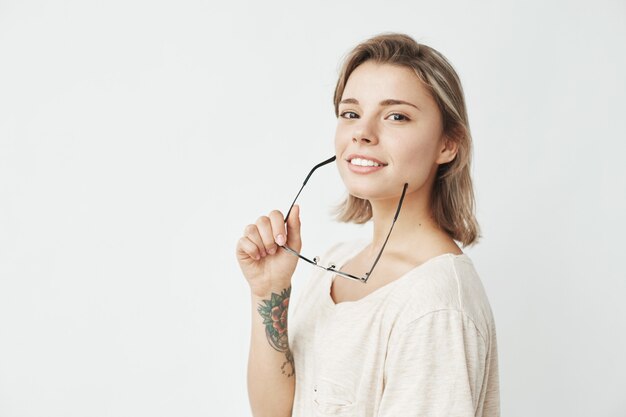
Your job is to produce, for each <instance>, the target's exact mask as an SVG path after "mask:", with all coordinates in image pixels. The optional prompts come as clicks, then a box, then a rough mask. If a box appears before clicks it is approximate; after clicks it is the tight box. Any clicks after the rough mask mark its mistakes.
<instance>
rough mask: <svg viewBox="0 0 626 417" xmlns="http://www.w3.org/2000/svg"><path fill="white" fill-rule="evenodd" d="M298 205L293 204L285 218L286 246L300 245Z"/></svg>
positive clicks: (297, 246)
mask: <svg viewBox="0 0 626 417" xmlns="http://www.w3.org/2000/svg"><path fill="white" fill-rule="evenodd" d="M300 242H301V239H300V206H299V205H297V204H295V205H294V206H293V209H292V210H291V213H289V217H288V218H287V246H289V247H291V248H294V249H295V248H299V247H300Z"/></svg>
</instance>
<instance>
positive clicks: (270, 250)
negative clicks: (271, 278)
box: [267, 248, 276, 255]
mask: <svg viewBox="0 0 626 417" xmlns="http://www.w3.org/2000/svg"><path fill="white" fill-rule="evenodd" d="M267 252H268V253H269V254H270V255H273V254H274V253H276V248H271V249H268V250H267Z"/></svg>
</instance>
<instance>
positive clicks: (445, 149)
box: [435, 136, 458, 164]
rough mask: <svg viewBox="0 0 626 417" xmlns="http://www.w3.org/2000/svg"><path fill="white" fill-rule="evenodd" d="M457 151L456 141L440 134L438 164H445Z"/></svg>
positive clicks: (452, 158)
mask: <svg viewBox="0 0 626 417" xmlns="http://www.w3.org/2000/svg"><path fill="white" fill-rule="evenodd" d="M457 151H458V142H457V141H456V140H454V139H452V138H450V137H448V136H442V138H441V147H440V148H439V155H438V156H437V161H435V162H437V163H438V164H445V163H446V162H450V161H452V160H454V158H455V157H456V153H457Z"/></svg>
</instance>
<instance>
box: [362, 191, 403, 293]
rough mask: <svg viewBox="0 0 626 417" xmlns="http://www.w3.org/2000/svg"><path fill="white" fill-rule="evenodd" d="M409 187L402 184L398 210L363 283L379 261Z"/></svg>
mask: <svg viewBox="0 0 626 417" xmlns="http://www.w3.org/2000/svg"><path fill="white" fill-rule="evenodd" d="M408 186H409V184H408V183H406V182H405V183H404V188H403V189H402V195H401V196H400V202H399V203H398V208H397V210H396V214H395V216H393V222H392V223H391V228H390V229H389V233H387V237H386V238H385V242H384V243H383V247H382V248H380V252H378V256H377V257H376V260H375V261H374V265H372V268H371V269H370V271H369V272H366V273H365V281H364V282H367V280H368V279H369V277H370V275H371V274H372V271H373V270H374V267H375V266H376V264H377V263H378V260H379V259H380V256H381V255H382V254H383V250H384V249H385V246H386V245H387V241H388V240H389V236H390V235H391V231H392V230H393V226H394V225H395V224H396V220H397V219H398V213H400V207H402V200H404V195H405V194H406V189H407V187H408Z"/></svg>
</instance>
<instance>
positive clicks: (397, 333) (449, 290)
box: [288, 239, 500, 417]
mask: <svg viewBox="0 0 626 417" xmlns="http://www.w3.org/2000/svg"><path fill="white" fill-rule="evenodd" d="M367 243H368V242H367V241H366V240H364V239H357V240H352V241H344V242H340V243H337V244H335V245H334V246H332V247H331V248H330V249H328V250H327V252H326V253H325V254H323V256H321V261H322V262H323V263H324V265H329V264H331V263H332V264H335V265H336V266H337V268H338V269H341V266H342V265H344V264H345V263H346V262H347V261H348V260H350V259H351V258H352V257H354V256H355V255H356V254H357V253H359V252H360V251H361V250H362V249H363V248H365V246H366V245H367ZM314 269H315V270H314V272H313V274H312V275H311V276H310V277H308V279H307V281H306V282H305V283H304V284H303V286H302V289H301V293H300V295H299V298H298V300H297V302H296V303H294V305H293V307H292V308H291V311H290V314H289V331H288V337H289V344H290V348H291V351H292V353H293V356H294V361H295V368H296V387H295V397H294V407H293V413H292V417H314V416H359V417H369V416H376V417H412V416H415V417H418V416H419V417H435V416H438V417H472V416H482V417H498V416H500V392H499V376H498V353H497V344H496V328H495V322H494V319H493V315H492V311H491V307H490V304H489V301H488V299H487V295H486V293H485V290H484V287H483V285H482V282H481V280H480V278H479V275H478V274H477V272H476V270H475V268H474V264H473V262H472V260H471V259H470V258H469V256H468V255H467V254H465V253H463V254H461V255H455V254H450V253H447V254H443V255H439V256H436V257H433V258H431V259H429V260H427V261H426V262H424V263H422V264H420V265H418V266H417V267H415V268H413V269H411V270H410V271H408V272H407V273H405V274H404V275H402V276H400V277H399V278H397V279H396V280H394V281H392V282H390V283H389V284H387V285H384V286H382V287H380V288H378V289H376V290H374V291H373V292H371V293H369V294H368V295H366V296H365V297H363V298H361V299H359V300H356V301H345V302H341V303H338V304H335V302H334V301H333V299H332V298H331V295H330V289H331V285H332V280H333V278H334V277H335V276H336V275H335V274H334V273H333V272H330V271H325V270H322V269H320V268H314ZM335 279H344V278H342V277H338V278H335ZM366 285H367V284H366Z"/></svg>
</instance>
